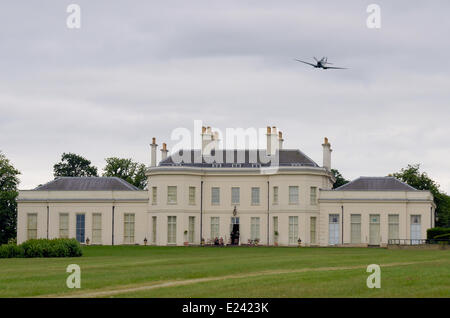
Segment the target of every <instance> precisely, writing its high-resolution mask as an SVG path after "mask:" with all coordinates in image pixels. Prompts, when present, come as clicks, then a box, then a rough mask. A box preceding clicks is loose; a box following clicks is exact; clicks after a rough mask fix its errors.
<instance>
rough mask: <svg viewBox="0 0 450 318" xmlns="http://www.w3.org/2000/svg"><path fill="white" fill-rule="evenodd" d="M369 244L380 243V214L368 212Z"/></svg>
mask: <svg viewBox="0 0 450 318" xmlns="http://www.w3.org/2000/svg"><path fill="white" fill-rule="evenodd" d="M369 217H370V223H369V245H380V215H379V214H370V215H369Z"/></svg>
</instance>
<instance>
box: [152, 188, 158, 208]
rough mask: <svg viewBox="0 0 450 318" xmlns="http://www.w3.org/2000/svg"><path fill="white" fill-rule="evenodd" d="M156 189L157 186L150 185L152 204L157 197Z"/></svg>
mask: <svg viewBox="0 0 450 318" xmlns="http://www.w3.org/2000/svg"><path fill="white" fill-rule="evenodd" d="M157 191H158V190H157V188H156V187H152V204H153V205H155V204H157V203H156V202H157V201H156V200H157V198H158V192H157Z"/></svg>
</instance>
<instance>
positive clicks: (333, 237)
mask: <svg viewBox="0 0 450 318" xmlns="http://www.w3.org/2000/svg"><path fill="white" fill-rule="evenodd" d="M328 244H329V245H337V244H339V214H330V215H329V227H328Z"/></svg>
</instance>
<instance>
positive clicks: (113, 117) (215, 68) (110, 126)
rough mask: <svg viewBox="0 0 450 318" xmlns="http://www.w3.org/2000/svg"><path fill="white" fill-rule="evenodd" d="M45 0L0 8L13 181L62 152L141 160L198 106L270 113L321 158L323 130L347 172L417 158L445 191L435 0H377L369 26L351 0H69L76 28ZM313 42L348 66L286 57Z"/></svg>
mask: <svg viewBox="0 0 450 318" xmlns="http://www.w3.org/2000/svg"><path fill="white" fill-rule="evenodd" d="M42 3H43V5H38V4H32V5H24V4H8V5H6V4H3V5H2V6H3V10H0V11H1V12H2V13H0V14H1V16H0V18H1V19H2V22H3V24H4V25H6V26H7V28H3V29H1V30H0V35H1V36H2V38H4V39H5V41H3V43H1V44H0V49H2V52H4V56H5V58H3V59H2V60H1V61H0V67H1V68H2V69H3V70H5V71H4V72H1V73H0V85H1V87H2V90H1V91H0V110H1V116H0V124H1V125H0V147H1V149H2V150H3V151H4V152H5V153H6V154H7V155H8V157H10V158H11V159H12V161H13V162H14V163H15V165H16V166H17V167H18V168H19V169H20V170H21V171H22V176H21V180H22V185H21V187H22V188H31V187H34V186H35V185H37V184H39V183H43V182H46V181H48V180H49V179H50V178H51V174H52V166H53V164H54V163H55V162H56V161H57V160H58V159H59V156H60V154H61V153H62V152H64V151H65V152H68V151H72V152H77V153H80V154H83V155H85V156H86V157H88V158H89V159H91V160H92V161H93V163H94V164H96V165H97V166H99V167H100V168H102V167H103V166H104V164H105V163H104V158H105V157H108V156H113V155H117V156H124V157H133V158H134V159H136V160H139V161H141V162H145V163H148V162H149V160H150V159H149V157H150V150H149V147H148V143H149V142H150V140H151V137H153V136H156V137H157V138H158V140H159V141H160V142H162V141H167V142H168V144H169V148H170V146H171V144H174V142H172V141H170V134H171V131H172V130H173V129H175V128H177V127H187V128H189V129H192V127H193V121H194V120H195V119H201V120H203V122H205V123H206V124H208V125H211V126H216V127H219V128H221V129H222V130H223V131H224V130H225V128H226V127H243V128H246V127H265V126H266V125H268V124H269V125H276V126H278V127H279V128H280V129H281V130H282V131H283V132H284V134H285V136H286V138H285V139H286V141H285V146H286V147H289V148H300V149H302V150H303V151H304V152H305V153H307V154H308V155H309V156H310V157H312V158H313V159H315V160H316V161H317V162H318V163H319V164H320V163H321V146H320V144H321V142H322V138H323V137H324V136H327V137H329V138H330V140H331V142H332V145H333V148H334V152H333V159H332V164H333V166H334V167H336V168H338V169H339V170H341V172H342V173H343V174H344V176H346V177H347V178H355V177H358V176H360V175H386V174H388V173H391V172H393V171H397V170H399V169H400V168H402V167H405V166H406V165H407V164H408V163H416V162H420V163H423V167H424V169H425V170H426V171H428V172H429V173H430V175H431V176H432V177H433V178H435V179H436V180H437V181H438V182H439V183H440V184H441V185H442V187H443V189H444V190H446V191H447V192H450V168H449V166H448V160H447V158H449V157H450V149H449V147H446V146H445V138H446V137H447V136H448V135H449V130H450V129H449V128H448V124H447V118H448V117H449V115H450V111H449V105H448V100H449V97H450V96H449V95H450V93H449V91H448V87H450V79H449V77H448V71H449V69H450V67H449V62H448V59H447V56H448V53H449V43H448V41H442V38H443V37H444V36H445V34H446V33H445V32H447V31H448V30H449V28H450V22H448V20H447V19H446V18H445V12H446V10H445V9H444V8H447V9H448V8H449V7H450V5H449V4H447V2H437V3H433V4H427V6H424V5H422V4H421V3H420V2H414V3H411V2H409V1H408V2H405V1H400V2H396V3H395V4H392V3H391V2H386V1H380V5H381V8H382V28H381V29H380V30H368V29H367V28H366V27H365V18H366V17H367V13H366V12H365V4H362V3H360V2H359V1H353V2H346V4H345V5H342V4H336V3H335V2H331V1H328V2H321V3H320V4H318V3H316V2H305V3H300V2H298V1H283V2H282V3H280V2H278V1H258V2H257V4H258V5H256V2H255V1H227V2H224V1H189V3H188V2H185V1H167V2H159V1H133V2H132V3H129V2H125V1H115V2H113V3H111V2H109V1H108V2H105V1H96V2H92V1H79V2H78V3H79V4H80V5H81V8H82V19H83V20H82V29H81V30H68V29H66V28H65V17H66V15H67V14H66V13H65V6H66V4H61V2H60V1H46V2H42ZM67 4H69V3H67ZM438 5H441V6H442V7H441V8H439V6H438ZM19 18H21V19H19ZM441 18H442V19H441ZM447 33H448V32H447ZM314 55H316V56H319V55H320V56H322V55H327V56H329V60H330V61H332V62H334V63H335V64H336V65H338V66H347V67H350V69H349V70H345V71H331V70H327V71H323V70H315V69H312V68H310V67H308V66H307V65H303V64H300V63H297V62H295V61H293V58H295V57H301V58H304V59H310V58H311V57H312V56H314Z"/></svg>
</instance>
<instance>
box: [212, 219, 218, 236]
mask: <svg viewBox="0 0 450 318" xmlns="http://www.w3.org/2000/svg"><path fill="white" fill-rule="evenodd" d="M216 237H217V238H218V237H219V217H218V216H213V217H211V239H212V240H214V239H215V238H216Z"/></svg>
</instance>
